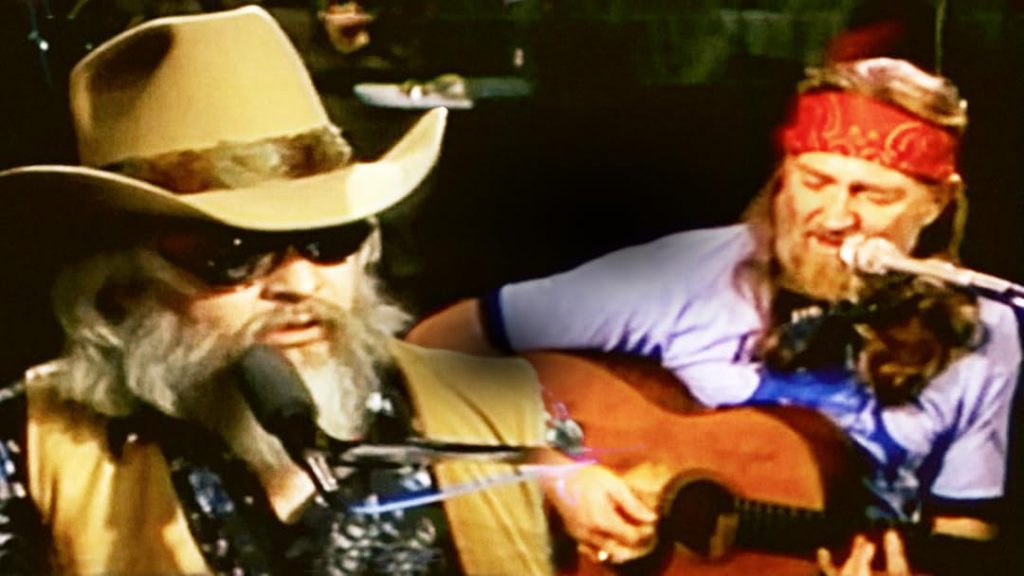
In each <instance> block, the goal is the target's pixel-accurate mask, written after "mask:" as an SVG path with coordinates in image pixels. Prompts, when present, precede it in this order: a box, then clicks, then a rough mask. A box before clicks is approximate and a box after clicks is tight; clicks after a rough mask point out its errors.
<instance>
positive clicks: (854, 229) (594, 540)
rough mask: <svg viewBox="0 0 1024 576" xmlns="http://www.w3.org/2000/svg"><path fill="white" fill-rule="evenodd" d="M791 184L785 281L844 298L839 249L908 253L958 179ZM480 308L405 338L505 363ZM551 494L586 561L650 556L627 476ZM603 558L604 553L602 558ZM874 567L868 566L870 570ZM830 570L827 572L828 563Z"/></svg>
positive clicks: (822, 157)
mask: <svg viewBox="0 0 1024 576" xmlns="http://www.w3.org/2000/svg"><path fill="white" fill-rule="evenodd" d="M783 171H784V172H783V181H782V186H781V187H780V189H779V191H778V193H777V195H776V197H775V198H774V200H773V204H772V208H773V226H774V229H775V230H777V231H778V233H777V234H776V239H775V244H774V246H773V248H774V250H775V253H776V255H777V256H778V258H779V260H780V263H781V264H782V268H783V282H784V283H785V284H787V285H788V287H790V288H792V289H795V290H797V291H801V292H803V293H805V294H808V295H810V296H814V297H818V298H824V299H832V300H834V299H839V298H842V297H843V296H844V295H847V294H848V293H849V292H850V291H851V290H852V289H853V288H854V287H855V286H854V279H853V277H852V276H851V274H850V273H849V272H848V271H847V269H846V266H845V265H844V264H843V263H842V261H841V260H840V259H839V248H840V246H842V243H843V241H844V240H845V239H846V238H848V237H849V236H851V235H854V234H862V235H864V236H868V237H881V238H884V239H886V240H888V241H890V242H892V243H893V244H894V245H895V246H896V247H898V248H900V249H902V250H904V251H906V252H910V251H911V250H913V248H914V246H915V245H916V243H917V240H918V236H919V235H920V233H921V230H922V229H924V228H925V227H927V226H928V225H929V224H931V223H932V222H934V221H935V219H936V218H937V217H938V216H939V215H940V214H941V213H942V211H943V209H944V208H945V207H946V205H947V204H948V203H949V202H950V200H951V196H952V193H951V190H953V189H954V187H955V185H956V184H958V183H959V176H958V175H953V176H951V177H950V179H949V181H947V182H943V183H939V184H931V185H929V184H926V183H924V182H922V181H919V180H916V179H914V178H912V177H910V176H908V175H906V174H904V173H902V172H899V171H897V170H893V169H890V168H886V167H884V166H882V165H880V164H876V163H874V162H869V161H867V160H862V159H859V158H853V157H848V156H842V155H839V154H833V153H825V152H810V153H805V154H802V155H799V156H795V157H787V158H786V159H785V160H784V163H783ZM483 326H484V324H483V319H482V317H481V315H480V304H479V301H477V300H464V301H461V302H458V303H456V304H454V305H452V306H451V307H450V308H448V309H446V310H443V311H441V312H440V313H438V314H435V315H434V316H432V317H430V318H427V319H426V320H424V321H423V322H421V323H420V324H419V325H417V326H416V327H415V328H414V329H413V330H412V331H411V332H410V333H409V334H408V336H407V337H406V339H407V340H408V341H410V342H412V343H415V344H419V345H422V346H427V347H435V348H446V349H451V350H458V351H462V352H466V353H471V354H477V355H487V356H497V355H500V354H501V352H499V351H498V350H497V349H495V348H494V347H493V346H491V345H490V343H489V342H488V340H487V337H486V333H485V331H484V328H483ZM542 488H543V490H544V492H545V496H546V497H547V498H548V501H549V502H550V503H551V505H552V507H553V508H554V509H555V510H557V511H558V513H559V514H560V515H561V517H562V520H563V522H564V523H565V525H566V529H567V531H568V532H569V533H570V535H572V536H573V537H574V538H575V539H576V541H577V543H578V544H579V550H580V552H581V553H582V554H584V555H586V556H589V557H591V558H592V559H598V554H599V553H600V551H602V550H603V551H605V552H606V553H607V558H605V561H608V562H613V563H616V562H624V561H627V560H630V559H633V558H636V557H638V556H641V555H643V554H644V553H646V552H647V551H648V550H649V549H650V545H651V535H652V534H653V530H654V525H655V521H656V520H655V515H654V512H653V510H651V509H650V508H649V507H647V506H645V505H644V504H643V503H641V502H640V501H639V500H637V499H636V498H631V497H630V495H631V490H630V487H629V485H628V483H627V482H626V480H624V479H623V478H621V477H620V476H618V475H616V474H615V473H613V472H612V471H610V470H608V469H606V468H603V467H601V466H591V467H587V468H583V469H580V470H578V471H576V472H574V473H573V474H572V475H571V476H569V477H565V478H558V479H546V480H544V481H543V483H542ZM932 529H933V531H935V532H939V533H945V534H951V535H956V536H962V537H967V538H974V539H981V540H987V539H991V538H993V537H994V536H995V533H996V529H995V527H994V526H993V525H991V524H988V523H986V522H982V521H980V520H977V519H974V518H968V517H945V516H943V517H938V518H935V520H934V523H933V526H932ZM885 542H886V546H885V551H886V557H887V559H888V562H889V566H890V567H891V571H890V572H891V573H892V574H903V573H906V569H905V568H904V567H905V566H906V558H905V556H904V555H903V552H902V546H901V545H900V546H898V547H897V544H898V543H899V538H898V536H896V535H895V533H894V534H893V535H892V536H887V538H886V540H885ZM854 544H855V546H854V548H853V553H852V555H851V556H850V558H849V559H848V560H847V561H846V562H844V563H843V565H842V567H840V568H835V566H834V565H832V564H831V562H832V559H831V557H827V561H828V566H829V567H830V569H832V570H833V571H832V572H826V573H827V574H842V575H846V574H851V575H852V574H858V575H859V574H862V573H866V574H869V573H870V572H864V571H863V570H864V569H865V568H864V566H866V565H870V559H871V557H872V556H873V554H874V545H873V544H871V543H870V542H868V541H866V540H864V539H863V538H862V537H861V538H859V539H857V540H855V542H854ZM602 556H605V555H602ZM865 563H866V564H865ZM822 566H825V564H822Z"/></svg>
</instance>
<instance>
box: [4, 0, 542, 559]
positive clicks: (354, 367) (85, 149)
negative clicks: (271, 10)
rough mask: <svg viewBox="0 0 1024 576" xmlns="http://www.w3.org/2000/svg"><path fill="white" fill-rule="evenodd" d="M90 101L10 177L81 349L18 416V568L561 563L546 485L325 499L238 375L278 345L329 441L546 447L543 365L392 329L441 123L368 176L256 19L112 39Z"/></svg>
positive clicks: (379, 482) (386, 481)
mask: <svg viewBox="0 0 1024 576" xmlns="http://www.w3.org/2000/svg"><path fill="white" fill-rule="evenodd" d="M71 103H72V110H73V115H74V120H75V126H76V131H77V136H78V144H79V148H80V153H81V161H82V165H81V166H32V167H26V168H18V169H14V170H10V171H7V172H3V173H0V189H2V190H3V192H2V193H3V194H5V196H4V197H5V198H6V199H8V201H9V202H8V205H9V207H10V210H7V211H5V212H4V220H3V225H4V230H5V231H6V232H7V233H9V234H11V237H12V238H15V240H12V241H11V243H12V244H17V246H15V247H14V250H13V252H26V251H30V252H31V257H30V258H28V259H23V261H25V262H28V264H25V265H26V266H29V267H30V266H31V265H32V264H36V263H38V270H37V272H38V273H39V274H40V275H43V274H44V273H45V271H46V270H47V269H48V267H51V266H52V267H53V268H56V269H59V270H58V272H57V275H56V280H55V281H54V283H53V286H54V288H53V309H54V313H55V315H56V317H57V319H58V320H59V321H60V324H61V326H62V328H63V330H64V333H65V337H64V351H63V353H62V355H61V357H60V358H59V359H57V360H55V361H53V362H48V363H45V364H41V365H38V366H36V367H34V368H33V369H31V370H30V371H29V372H28V373H27V375H26V377H25V379H24V380H23V381H22V382H20V383H18V384H17V385H16V386H14V387H12V388H9V389H7V390H5V391H4V392H3V401H2V402H0V409H2V411H3V414H2V415H0V428H2V429H3V432H2V434H3V439H2V442H0V572H4V573H9V572H29V573H38V572H46V571H54V572H59V573H72V574H100V573H102V574H170V573H190V574H193V573H208V572H217V573H232V574H236V573H237V574H250V573H251V574H257V573H259V574H266V573H290V572H297V571H322V572H324V573H330V574H363V573H373V574H377V573H391V574H425V573H431V574H433V573H452V572H459V571H462V572H464V573H469V574H497V573H515V574H535V573H545V572H547V571H548V570H549V566H548V543H547V530H546V525H545V521H544V515H543V511H542V509H541V500H540V496H539V491H538V489H537V487H536V486H534V485H533V484H532V483H530V482H519V483H510V484H506V485H503V486H499V487H496V488H492V489H489V490H487V491H485V492H476V493H471V494H468V495H464V496H461V497H459V498H456V499H451V500H447V501H445V502H444V505H443V509H441V508H438V507H437V506H438V505H433V506H421V507H418V508H412V509H407V510H398V511H392V512H386V511H378V512H377V513H373V514H370V513H363V514H361V513H357V512H354V511H353V510H352V509H349V508H347V507H336V506H332V505H329V504H325V501H324V500H323V499H322V498H319V497H317V496H316V492H317V486H316V485H315V484H314V478H313V477H311V475H309V474H307V473H306V471H304V469H303V468H301V467H300V466H299V464H297V463H296V461H294V460H293V459H292V458H291V457H290V456H289V451H288V450H286V447H285V446H283V445H282V442H283V441H281V440H279V439H278V437H277V436H275V435H273V434H271V433H269V432H268V431H267V430H266V429H265V428H264V427H263V426H261V424H260V422H262V421H257V417H258V415H254V409H252V408H250V404H249V402H247V397H246V396H245V390H243V389H241V385H240V384H239V380H240V378H239V377H238V376H237V375H238V371H237V370H236V368H237V361H238V359H239V358H240V357H242V356H243V355H245V353H246V351H248V350H251V349H252V348H253V347H258V346H261V345H262V346H263V347H264V348H266V347H269V348H270V349H272V350H276V351H277V352H278V353H279V354H280V355H282V356H283V357H284V358H285V359H287V360H288V361H289V362H290V364H292V365H294V368H295V371H296V372H297V373H298V375H299V376H300V377H301V386H302V387H303V388H305V390H306V393H308V395H309V397H310V398H311V399H312V404H313V406H314V410H313V412H312V415H311V418H315V423H316V425H317V427H318V428H319V430H320V431H322V432H320V433H322V434H326V436H328V437H331V438H333V439H334V440H339V441H353V440H370V441H382V442H398V441H404V440H407V439H408V438H409V437H425V438H430V439H438V440H444V441H448V442H464V443H485V444H506V445H540V444H542V442H543V439H544V434H545V413H544V409H543V405H542V402H541V400H540V396H539V394H538V389H537V384H536V381H535V378H534V377H533V375H532V373H531V371H530V370H529V368H528V367H525V365H523V364H520V363H514V362H513V363H509V362H506V361H500V362H491V361H485V362H480V361H478V360H476V359H472V358H467V357H460V356H458V355H453V354H449V353H438V352H434V351H427V350H423V349H419V348H417V347H415V346H411V345H408V344H403V343H400V342H397V341H395V340H393V338H392V335H393V334H394V333H395V332H396V331H397V330H399V329H400V328H401V327H402V326H403V324H404V323H405V321H406V316H405V314H404V313H403V312H402V311H401V310H400V309H399V308H398V307H397V306H395V305H394V304H392V303H390V302H389V301H388V300H387V299H385V298H384V297H382V296H381V294H380V292H379V290H378V287H377V283H376V282H375V280H374V278H373V276H372V275H371V274H370V270H371V269H372V266H373V264H374V263H375V262H376V261H377V259H378V258H379V255H380V254H379V252H380V237H379V231H378V229H377V226H376V224H375V221H374V215H375V214H377V213H378V212H380V211H382V210H384V209H386V208H388V207H389V206H392V205H393V204H395V203H397V202H399V201H400V200H402V199H403V198H404V197H406V196H407V195H408V194H410V193H411V192H412V191H413V190H414V189H415V188H416V187H417V185H418V184H419V183H420V181H421V180H422V179H423V178H424V177H425V176H426V174H427V173H428V172H429V170H430V169H431V167H432V166H433V164H434V162H435V160H436V158H437V156H438V152H439V149H440V142H441V136H442V132H443V129H444V121H445V114H444V110H434V111H431V112H428V113H427V114H426V115H424V116H423V117H422V118H421V119H420V120H419V122H418V123H417V124H416V125H415V126H414V127H413V128H412V129H411V130H410V131H409V132H408V133H407V134H406V135H405V137H404V138H403V139H402V140H401V142H399V143H398V144H397V145H396V146H395V147H394V148H393V149H392V150H391V151H390V152H389V153H387V154H386V155H385V156H384V157H382V158H381V159H380V160H378V161H376V162H372V163H359V162H354V161H353V160H352V152H351V150H350V148H349V146H348V145H347V143H346V142H345V140H343V139H342V137H341V134H340V132H339V130H338V129H337V128H336V127H335V126H333V125H332V124H331V123H330V121H329V120H328V118H327V116H326V114H325V111H324V109H323V108H322V106H321V103H320V101H319V99H318V97H317V94H316V92H315V90H314V87H313V85H312V83H311V81H310V78H309V76H308V74H307V73H306V71H305V69H304V68H303V65H302V63H301V60H300V59H299V55H298V54H297V53H296V52H295V50H294V48H293V47H292V46H291V44H290V43H289V41H288V40H287V38H286V37H285V35H284V33H283V32H282V31H281V29H280V28H279V27H278V26H277V24H276V23H275V22H274V21H273V20H272V19H271V18H270V17H269V15H268V14H267V13H266V12H264V11H263V10H262V9H259V8H253V7H249V8H243V9H239V10H236V11H231V12H224V13H219V14H209V15H200V16H185V17H173V18H165V19H160V20H154V21H152V22H149V23H146V24H144V25H142V26H139V27H138V28H135V29H132V30H130V31H128V32H125V33H123V34H121V35H119V36H117V37H116V38H114V39H113V40H111V41H109V42H108V43H106V44H104V45H103V46H101V47H99V48H97V49H96V50H95V51H94V52H93V53H91V54H90V55H89V56H88V57H87V58H85V59H84V60H83V61H82V62H81V63H80V64H79V65H78V66H77V67H76V68H75V70H74V71H73V73H72V77H71ZM50 244H52V245H58V246H59V248H57V249H53V250H49V251H46V250H43V249H41V248H40V249H38V250H34V248H35V247H39V246H44V245H50ZM29 247H33V248H29ZM512 473H513V471H512V470H510V469H509V468H508V466H507V465H498V464H490V463H451V462H449V463H444V464H440V465H438V466H435V467H433V468H429V469H428V468H423V467H419V468H408V467H401V466H400V467H398V468H395V469H389V470H380V469H372V468H371V469H369V470H362V471H356V472H351V473H350V475H349V476H346V477H345V478H343V479H340V484H341V485H342V489H343V491H344V495H345V498H346V501H347V502H353V503H363V504H372V503H374V502H376V501H377V500H378V499H382V498H389V497H400V496H402V495H404V494H407V493H410V492H414V493H416V494H418V495H423V494H425V493H426V494H430V493H436V492H437V491H438V490H440V491H442V492H443V491H445V490H447V489H450V488H460V487H465V486H466V485H467V484H473V483H479V482H481V481H484V480H487V479H488V478H491V477H492V476H494V475H496V474H497V475H501V474H504V475H506V476H508V475H510V474H512Z"/></svg>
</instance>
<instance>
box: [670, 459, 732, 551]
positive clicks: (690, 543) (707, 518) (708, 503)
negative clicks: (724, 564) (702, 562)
mask: <svg viewBox="0 0 1024 576" xmlns="http://www.w3.org/2000/svg"><path fill="white" fill-rule="evenodd" d="M735 508H736V506H735V498H734V497H733V494H732V492H730V491H729V490H728V489H727V488H726V487H724V486H723V485H721V484H719V483H718V482H715V481H713V480H710V479H707V478H682V477H677V478H676V479H675V480H673V481H672V482H671V483H670V484H669V486H668V489H667V490H666V492H665V497H664V499H663V500H662V515H661V526H660V529H659V533H660V534H661V535H662V536H663V537H664V538H665V539H666V540H668V541H671V542H678V543H680V544H682V545H683V546H685V547H686V548H688V549H689V550H691V551H692V552H695V553H697V554H700V555H701V556H704V557H706V558H710V559H715V558H719V557H721V556H723V555H724V554H725V553H726V552H728V550H729V548H730V547H731V546H732V542H733V539H734V537H735V532H736V514H735V512H736V510H735Z"/></svg>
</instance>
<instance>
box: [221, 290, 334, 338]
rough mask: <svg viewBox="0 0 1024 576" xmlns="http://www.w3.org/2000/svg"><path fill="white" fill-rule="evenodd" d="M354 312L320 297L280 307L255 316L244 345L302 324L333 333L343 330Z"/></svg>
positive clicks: (243, 333)
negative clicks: (319, 326) (320, 327)
mask: <svg viewBox="0 0 1024 576" xmlns="http://www.w3.org/2000/svg"><path fill="white" fill-rule="evenodd" d="M351 315H352V312H350V311H347V310H345V309H344V308H342V307H341V306H339V305H337V304H335V303H333V302H328V301H326V300H322V299H319V298H309V299H307V300H304V301H302V302H299V303H294V304H291V303H286V304H278V305H276V306H274V307H273V308H270V309H269V310H265V311H263V312H260V313H258V314H256V315H255V316H253V317H252V318H251V319H249V321H248V322H246V323H245V324H244V325H243V327H242V330H241V338H240V340H241V341H242V342H245V343H247V344H248V345H252V344H254V343H256V342H258V341H259V340H260V338H262V337H263V336H265V335H266V334H267V333H269V332H273V331H275V330H280V329H285V328H290V327H294V326H298V325H321V326H324V327H325V328H327V330H328V332H329V333H331V334H335V333H337V332H338V331H339V330H343V329H344V326H345V325H346V324H347V323H348V321H349V320H350V317H351Z"/></svg>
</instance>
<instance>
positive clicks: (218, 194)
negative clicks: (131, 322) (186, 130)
mask: <svg viewBox="0 0 1024 576" xmlns="http://www.w3.org/2000/svg"><path fill="white" fill-rule="evenodd" d="M446 117H447V110H445V109H444V108H438V109H434V110H431V111H430V112H428V113H426V114H425V115H424V116H423V117H422V118H420V120H419V121H418V122H417V123H416V125H415V126H413V127H412V129H410V130H409V131H408V132H407V133H406V134H405V136H404V137H403V138H402V140H401V141H399V142H398V144H396V145H395V146H394V147H393V148H392V149H391V150H390V151H389V152H388V153H387V154H385V155H384V156H383V157H381V158H380V159H378V160H377V161H375V162H356V163H353V164H349V165H346V166H344V167H342V168H340V169H337V170H333V171H331V172H325V173H323V174H317V175H314V176H308V177H303V178H296V179H281V180H272V181H268V182H265V183H263V184H260V185H258V186H254V187H249V188H235V189H229V190H215V191H210V192H201V193H195V194H175V193H174V192H171V191H169V190H166V189H164V188H161V187H159V186H154V185H152V184H149V183H148V182H144V181H142V180H137V179H135V178H129V177H127V176H122V175H120V174H115V173H112V172H106V171H104V170H98V169H95V168H88V167H84V166H63V165H44V166H26V167H21V168H14V169H11V170H7V171H4V172H0V198H3V197H5V195H9V194H12V193H18V194H20V195H21V198H18V199H17V200H11V197H10V196H6V198H7V202H6V203H7V204H8V205H12V204H23V203H25V202H37V203H38V206H39V210H38V211H31V210H30V211H27V212H28V213H29V216H28V217H30V218H34V217H36V216H38V218H39V219H40V220H42V219H45V218H46V217H47V214H49V213H51V212H52V211H53V209H54V207H55V206H59V205H60V202H61V200H62V199H67V200H74V202H72V204H78V205H81V204H80V203H85V204H94V205H96V206H97V207H103V208H106V209H111V210H115V211H122V212H132V213H139V214H146V215H152V216H168V217H181V218H190V219H198V220H207V221H211V222H216V223H220V224H224V225H226V226H231V227H235V228H243V229H248V230H260V231H268V232H272V231H288V230H306V229H313V228H324V227H329V226H338V225H342V224H346V223H349V222H354V221H356V220H360V219H363V218H366V217H368V216H372V215H373V214H376V213H378V212H381V211H383V210H386V209H387V208H389V207H391V206H393V205H395V204H397V203H398V202H400V201H401V200H402V199H404V198H405V197H406V196H408V195H409V194H410V193H412V192H413V191H414V190H415V189H416V187H417V186H418V185H419V184H420V182H422V181H423V179H424V178H425V177H426V176H427V174H429V173H430V170H431V169H432V168H433V166H434V164H435V163H436V161H437V158H438V156H439V154H440V150H441V140H442V137H443V135H444V127H445V121H446ZM72 194H73V195H75V197H74V198H71V197H70V195H72ZM23 213H25V212H23Z"/></svg>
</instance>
